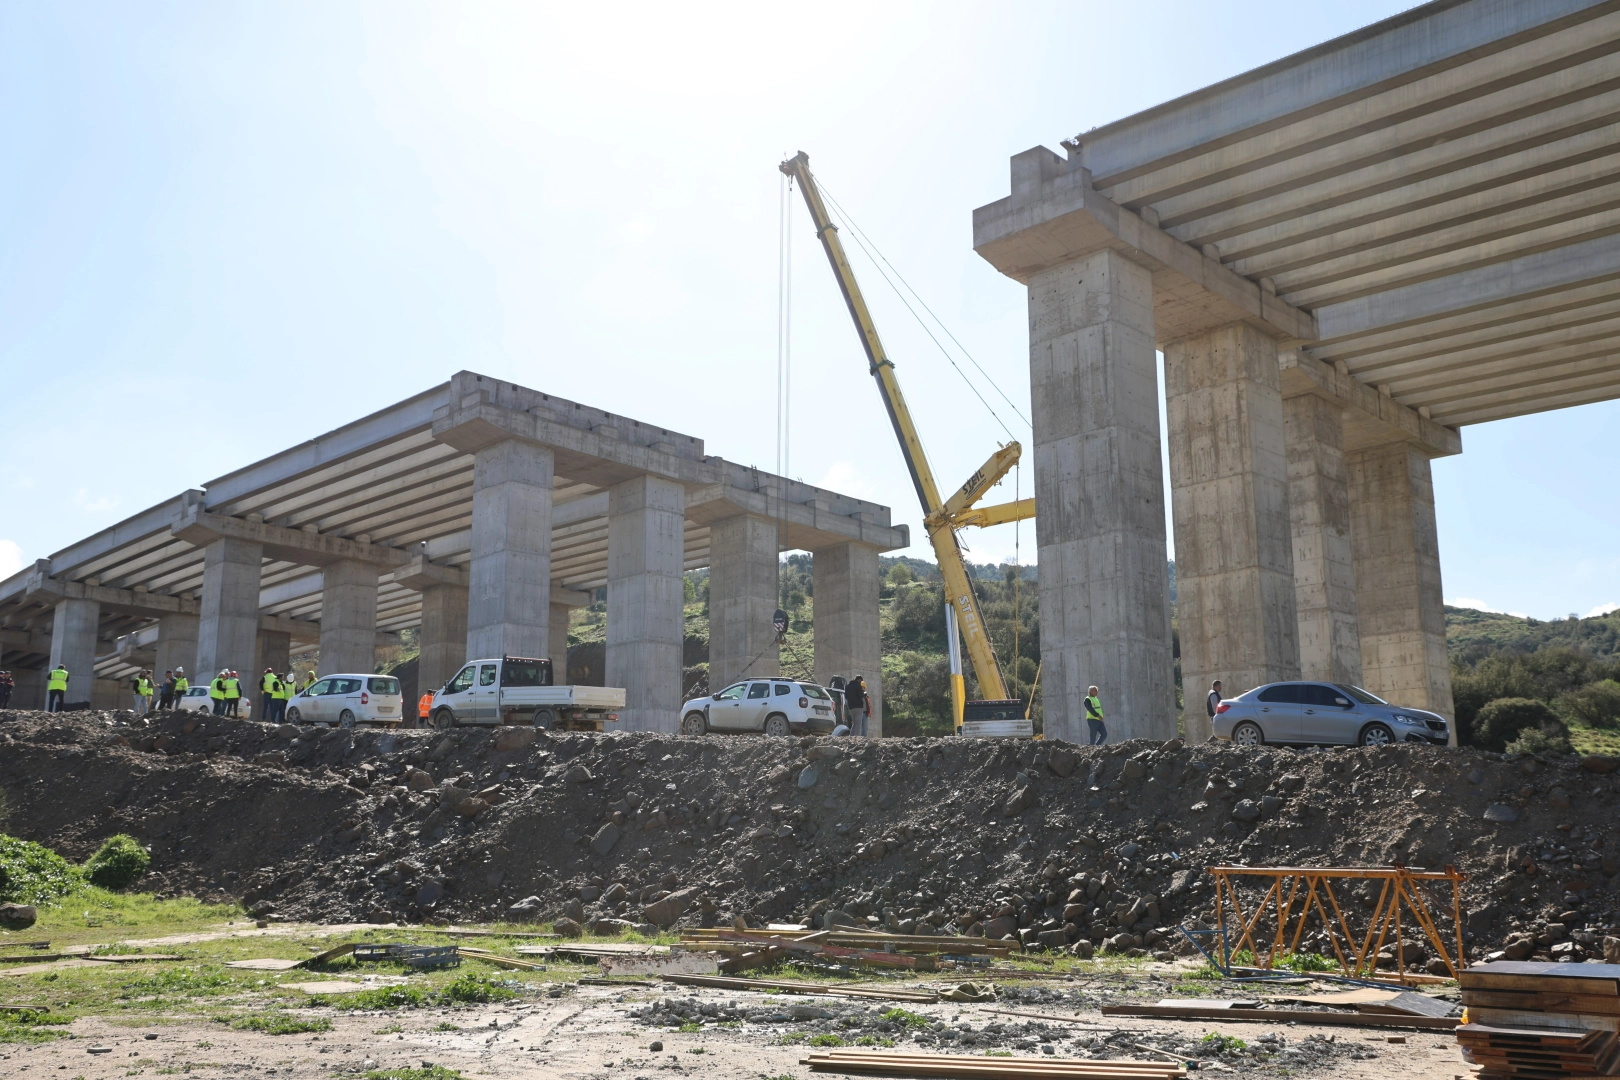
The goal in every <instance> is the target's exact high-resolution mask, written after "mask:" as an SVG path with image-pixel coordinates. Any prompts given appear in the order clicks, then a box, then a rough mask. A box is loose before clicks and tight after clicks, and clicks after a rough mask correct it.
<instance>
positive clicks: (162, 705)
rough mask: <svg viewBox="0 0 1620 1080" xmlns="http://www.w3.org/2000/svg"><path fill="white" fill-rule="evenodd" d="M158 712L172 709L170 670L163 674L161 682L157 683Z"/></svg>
mask: <svg viewBox="0 0 1620 1080" xmlns="http://www.w3.org/2000/svg"><path fill="white" fill-rule="evenodd" d="M157 707H158V711H159V712H162V711H163V710H165V709H172V708H174V671H173V670H172V669H171V670H169V671H165V672H164V673H163V681H162V682H160V683H158V703H157Z"/></svg>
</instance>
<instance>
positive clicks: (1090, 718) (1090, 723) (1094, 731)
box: [1086, 686, 1108, 746]
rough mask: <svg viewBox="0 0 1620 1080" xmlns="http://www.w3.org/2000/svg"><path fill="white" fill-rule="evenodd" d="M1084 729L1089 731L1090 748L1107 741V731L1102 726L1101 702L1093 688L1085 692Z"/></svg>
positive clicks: (1095, 689)
mask: <svg viewBox="0 0 1620 1080" xmlns="http://www.w3.org/2000/svg"><path fill="white" fill-rule="evenodd" d="M1086 727H1087V728H1088V729H1090V731H1091V740H1090V744H1091V745H1092V746H1101V745H1102V744H1103V743H1105V742H1107V741H1108V729H1107V728H1106V727H1104V726H1103V711H1102V700H1101V699H1100V698H1098V697H1097V688H1096V687H1095V686H1093V687H1090V688H1088V689H1087V690H1086Z"/></svg>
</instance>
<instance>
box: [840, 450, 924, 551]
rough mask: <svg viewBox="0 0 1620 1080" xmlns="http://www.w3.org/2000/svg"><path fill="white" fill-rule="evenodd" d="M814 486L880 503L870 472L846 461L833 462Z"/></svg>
mask: <svg viewBox="0 0 1620 1080" xmlns="http://www.w3.org/2000/svg"><path fill="white" fill-rule="evenodd" d="M815 486H816V487H818V488H826V489H827V490H828V491H836V492H838V494H840V495H853V496H854V497H855V498H857V499H867V500H870V501H881V500H879V499H878V485H877V483H876V479H875V478H874V477H873V475H872V471H871V470H870V469H867V468H863V467H861V466H860V465H857V464H856V463H855V462H853V461H850V460H848V459H840V460H838V461H835V462H833V463H832V465H831V466H829V467H828V469H827V471H826V473H825V474H823V475H822V477H821V479H820V480H817V481H816V484H815ZM923 539H924V542H926V541H927V537H924V538H923Z"/></svg>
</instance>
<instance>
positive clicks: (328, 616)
mask: <svg viewBox="0 0 1620 1080" xmlns="http://www.w3.org/2000/svg"><path fill="white" fill-rule="evenodd" d="M322 573H323V580H322V584H321V671H320V673H321V674H322V675H328V674H331V673H333V672H339V671H344V672H351V671H352V672H360V671H365V672H369V671H371V670H372V669H373V668H375V667H376V664H377V577H378V574H379V570H378V567H377V566H376V564H375V563H368V562H359V561H358V560H355V559H339V560H338V561H337V562H334V563H329V564H327V566H326V567H325V568H324V569H323V571H322ZM260 670H263V669H262V668H261V669H260Z"/></svg>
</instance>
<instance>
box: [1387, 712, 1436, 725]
mask: <svg viewBox="0 0 1620 1080" xmlns="http://www.w3.org/2000/svg"><path fill="white" fill-rule="evenodd" d="M1390 719H1391V720H1393V721H1395V722H1396V723H1397V724H1405V725H1407V726H1408V727H1428V726H1429V725H1428V724H1427V723H1425V722H1424V720H1423V718H1422V717H1418V716H1407V715H1406V714H1405V713H1395V714H1394V715H1392V716H1391V717H1390Z"/></svg>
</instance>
